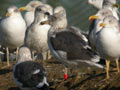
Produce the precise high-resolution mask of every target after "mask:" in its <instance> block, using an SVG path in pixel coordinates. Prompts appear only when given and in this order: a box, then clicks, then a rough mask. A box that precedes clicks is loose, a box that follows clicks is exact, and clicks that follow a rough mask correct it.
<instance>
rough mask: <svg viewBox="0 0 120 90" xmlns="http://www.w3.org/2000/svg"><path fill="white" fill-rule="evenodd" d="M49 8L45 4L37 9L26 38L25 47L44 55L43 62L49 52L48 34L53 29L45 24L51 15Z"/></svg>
mask: <svg viewBox="0 0 120 90" xmlns="http://www.w3.org/2000/svg"><path fill="white" fill-rule="evenodd" d="M47 6H48V5H45V4H44V5H41V6H38V7H37V8H36V10H35V19H34V21H33V23H32V24H31V25H30V26H29V27H28V28H27V31H26V36H25V45H26V46H28V47H29V48H30V50H31V51H34V52H37V53H42V55H43V60H45V59H46V51H48V50H49V48H48V43H47V34H48V30H49V29H50V27H51V26H50V25H49V24H47V23H44V21H46V20H48V16H49V15H50V13H51V11H49V10H48V7H47ZM51 9H52V7H51Z"/></svg>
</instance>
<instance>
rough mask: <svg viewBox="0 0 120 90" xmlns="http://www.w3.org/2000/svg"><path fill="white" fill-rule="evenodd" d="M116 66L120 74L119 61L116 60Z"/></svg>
mask: <svg viewBox="0 0 120 90" xmlns="http://www.w3.org/2000/svg"><path fill="white" fill-rule="evenodd" d="M116 66H117V71H118V72H120V69H119V61H118V59H117V60H116Z"/></svg>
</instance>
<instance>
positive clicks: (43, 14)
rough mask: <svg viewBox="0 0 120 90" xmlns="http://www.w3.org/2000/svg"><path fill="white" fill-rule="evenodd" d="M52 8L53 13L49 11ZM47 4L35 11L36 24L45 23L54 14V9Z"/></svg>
mask: <svg viewBox="0 0 120 90" xmlns="http://www.w3.org/2000/svg"><path fill="white" fill-rule="evenodd" d="M49 8H51V11H49V10H48V9H49ZM49 8H48V5H47V4H44V5H41V6H38V7H37V8H36V9H35V20H34V22H43V21H46V20H48V18H49V16H50V15H51V14H52V12H53V11H52V7H49Z"/></svg>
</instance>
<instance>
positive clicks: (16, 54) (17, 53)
mask: <svg viewBox="0 0 120 90" xmlns="http://www.w3.org/2000/svg"><path fill="white" fill-rule="evenodd" d="M18 49H19V48H18V47H17V49H16V61H17V59H18Z"/></svg>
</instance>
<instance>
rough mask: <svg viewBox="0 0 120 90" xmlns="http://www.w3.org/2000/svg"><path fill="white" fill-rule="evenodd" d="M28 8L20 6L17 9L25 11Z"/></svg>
mask: <svg viewBox="0 0 120 90" xmlns="http://www.w3.org/2000/svg"><path fill="white" fill-rule="evenodd" d="M27 10H28V9H27V8H26V7H20V8H19V11H20V12H22V11H27Z"/></svg>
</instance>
